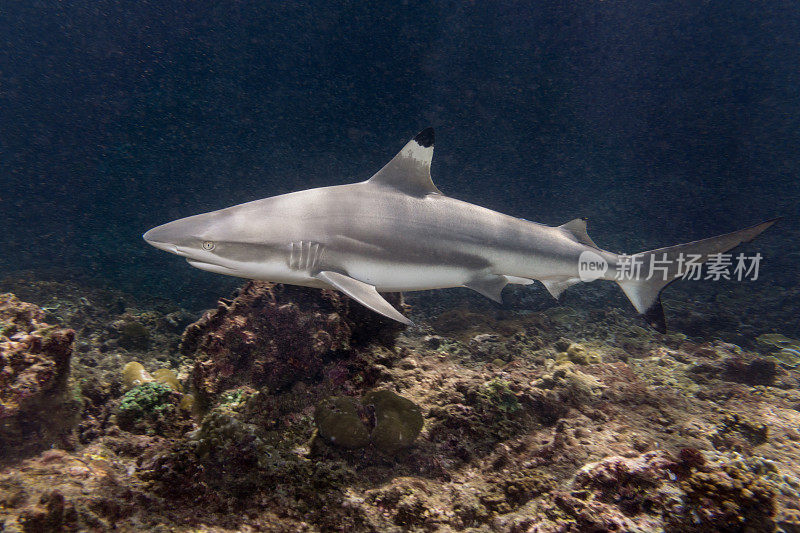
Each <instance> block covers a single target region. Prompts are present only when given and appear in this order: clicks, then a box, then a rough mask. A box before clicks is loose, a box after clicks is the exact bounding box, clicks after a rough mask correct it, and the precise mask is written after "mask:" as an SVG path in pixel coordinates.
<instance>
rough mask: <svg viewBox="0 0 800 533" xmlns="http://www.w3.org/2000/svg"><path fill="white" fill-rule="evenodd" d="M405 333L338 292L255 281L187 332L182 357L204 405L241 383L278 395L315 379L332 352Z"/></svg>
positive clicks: (396, 297)
mask: <svg viewBox="0 0 800 533" xmlns="http://www.w3.org/2000/svg"><path fill="white" fill-rule="evenodd" d="M387 299H389V301H390V302H392V303H393V304H394V305H396V306H400V305H402V304H401V299H400V296H399V295H387ZM402 327H403V326H401V325H399V324H397V323H396V322H393V321H391V320H389V319H386V318H383V317H381V316H379V315H376V314H375V313H372V312H371V311H368V310H366V309H364V308H363V307H362V306H361V305H360V304H357V303H352V301H351V300H350V299H349V298H347V297H346V296H343V295H341V294H340V293H338V292H335V291H320V290H319V289H308V288H305V287H295V286H287V285H280V284H277V285H276V284H273V283H266V282H257V281H254V282H250V283H248V284H247V285H245V286H244V287H243V288H242V289H241V291H240V293H239V295H238V296H237V297H236V299H235V300H233V301H232V302H228V301H225V300H221V301H220V303H219V305H218V306H217V308H216V309H215V310H213V311H209V312H207V313H206V314H205V315H204V316H203V317H202V318H201V319H200V320H199V321H197V322H195V323H194V324H192V325H191V326H189V327H188V328H187V330H186V332H185V333H184V336H183V341H182V343H181V352H182V353H184V354H186V355H191V356H192V357H193V358H194V359H195V361H196V363H195V366H194V370H193V372H192V380H193V383H194V387H195V389H196V390H197V391H198V393H199V395H200V399H201V400H202V401H204V402H208V401H209V400H210V399H213V398H214V397H216V396H217V395H218V394H219V393H221V392H223V391H225V390H227V389H229V388H232V387H236V386H238V385H242V384H246V385H250V386H253V387H268V388H269V389H271V390H276V389H281V388H283V387H286V386H287V385H290V384H291V383H294V382H296V381H298V380H302V379H307V378H312V377H314V376H315V375H317V373H318V372H319V371H320V370H321V369H322V367H323V365H324V363H325V362H326V359H330V358H331V357H332V356H333V355H334V354H336V353H337V352H342V351H349V350H351V349H352V348H353V347H356V346H359V345H360V344H362V343H365V342H367V341H373V340H375V339H376V338H377V339H378V340H380V341H381V342H383V343H384V344H391V343H393V342H394V339H395V337H396V335H397V333H398V332H399V331H400V329H401V328H402Z"/></svg>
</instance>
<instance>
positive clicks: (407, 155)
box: [367, 128, 442, 196]
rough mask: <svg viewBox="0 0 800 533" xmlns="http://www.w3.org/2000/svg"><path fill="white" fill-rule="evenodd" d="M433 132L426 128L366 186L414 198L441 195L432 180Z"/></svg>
mask: <svg viewBox="0 0 800 533" xmlns="http://www.w3.org/2000/svg"><path fill="white" fill-rule="evenodd" d="M433 141H434V134H433V128H425V129H424V130H422V131H421V132H419V133H418V134H417V136H416V137H414V138H413V139H412V140H411V141H409V142H408V144H406V145H405V146H404V147H403V149H402V150H400V152H399V153H398V154H397V155H396V156H394V158H393V159H392V160H391V161H389V162H388V163H386V165H385V166H384V167H383V168H382V169H380V170H379V171H378V172H377V173H376V174H375V175H374V176H372V177H371V178H370V179H369V180H367V183H373V184H376V185H381V186H385V187H391V188H393V189H397V190H398V191H401V192H404V193H406V194H410V195H412V196H425V195H426V194H431V193H433V194H442V191H440V190H439V189H437V188H436V185H434V184H433V180H432V179H431V160H432V159H433Z"/></svg>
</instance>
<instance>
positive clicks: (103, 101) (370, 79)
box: [0, 0, 800, 305]
mask: <svg viewBox="0 0 800 533" xmlns="http://www.w3.org/2000/svg"><path fill="white" fill-rule="evenodd" d="M210 4H217V3H207V2H196V3H185V2H173V1H159V2H144V1H139V2H122V1H116V2H114V1H103V0H100V1H95V0H93V1H91V2H85V1H75V2H62V3H56V2H44V1H36V2H9V3H6V5H4V6H3V8H2V10H0V183H2V187H0V250H2V253H0V275H2V274H5V273H11V272H14V271H17V270H20V269H36V270H37V271H38V272H41V273H42V275H43V276H44V275H51V276H62V277H69V276H72V277H83V278H86V279H92V280H93V281H94V282H98V283H107V284H109V285H113V286H117V287H120V288H123V289H125V290H132V291H145V292H150V293H152V294H156V295H160V296H166V297H172V298H176V297H177V298H180V299H181V300H182V301H183V302H186V303H187V305H193V304H197V305H204V304H207V303H208V302H210V301H212V300H213V298H214V297H215V296H217V295H219V294H221V293H223V292H224V290H223V289H224V287H226V286H227V285H226V283H230V282H229V281H227V280H225V279H224V278H222V277H220V276H214V275H211V274H206V273H203V272H199V271H196V270H193V269H190V268H189V267H188V266H187V265H185V263H183V262H182V261H180V260H179V259H177V258H175V257H173V256H169V255H168V254H165V253H163V252H160V251H158V250H155V249H153V248H150V247H149V246H147V245H146V244H145V243H144V242H143V241H142V240H141V238H140V235H141V233H142V232H143V231H145V230H146V229H148V228H150V227H152V226H154V225H157V224H161V223H163V222H166V221H169V220H171V219H174V218H178V217H182V216H187V215H191V214H195V213H199V212H203V211H208V210H212V209H217V208H221V207H225V206H228V205H231V204H236V203H241V202H244V201H248V200H252V199H257V198H260V197H265V196H271V195H275V194H280V193H284V192H288V191H292V190H298V189H304V188H309V187H314V186H320V185H329V184H338V183H345V182H348V181H354V180H362V179H366V178H368V177H369V176H370V175H371V174H372V173H373V172H375V171H376V170H377V169H378V168H380V166H381V165H382V164H383V163H384V162H386V161H387V160H388V159H389V158H390V157H391V156H392V155H394V153H395V152H396V151H397V150H398V149H399V148H400V147H402V145H403V144H404V143H405V142H406V141H407V140H408V139H409V138H411V137H412V136H413V135H414V134H415V133H416V132H417V131H418V130H420V129H422V128H423V127H425V126H428V125H432V126H434V127H436V129H437V145H436V156H435V157H434V167H433V174H434V180H435V181H436V183H437V184H438V186H439V187H440V188H441V189H442V190H443V191H444V192H445V193H446V194H449V195H451V196H455V197H458V198H462V199H464V200H467V201H471V202H475V203H479V204H482V205H486V206H488V207H491V208H494V209H498V210H501V211H504V212H508V213H511V214H514V215H517V216H522V217H525V218H528V219H531V220H537V221H541V222H545V223H552V224H560V223H562V222H564V221H566V220H569V219H571V218H574V217H577V216H588V217H589V218H590V234H591V235H592V236H593V237H594V239H595V240H596V241H597V242H598V244H600V245H601V246H604V247H607V248H609V249H612V250H613V249H626V250H627V251H633V250H637V249H646V248H653V247H656V246H660V245H666V244H673V243H676V242H683V241H686V240H692V239H695V238H701V237H705V236H708V235H712V234H715V233H721V232H726V231H730V230H733V229H737V228H740V227H744V226H747V225H750V224H753V223H756V222H758V221H760V220H762V219H767V218H771V217H773V216H776V215H785V216H786V219H785V220H784V221H783V223H782V224H781V225H779V226H777V227H776V228H774V229H773V230H771V232H770V233H769V234H768V235H765V236H764V237H763V241H762V242H763V246H764V247H765V249H766V250H769V251H770V254H771V255H769V257H768V261H767V262H766V263H765V268H766V269H767V270H765V273H764V275H765V276H772V281H773V282H774V283H776V287H777V289H776V290H783V289H785V288H786V287H788V286H791V285H792V284H795V283H796V280H797V279H798V274H800V269H798V268H797V266H796V264H797V262H798V260H800V255H798V252H797V251H796V246H795V243H796V242H797V240H798V237H800V236H799V235H798V231H797V230H796V227H797V225H798V224H797V223H798V219H797V215H798V208H797V206H798V200H799V199H800V185H798V181H797V180H798V175H800V152H798V144H799V143H798V141H800V89H798V88H799V87H800V47H798V45H797V43H798V35H800V8H798V7H797V5H796V4H795V3H793V2H789V1H783V2H782V1H772V2H752V1H744V0H734V1H729V2H715V3H705V2H702V3H701V2H694V1H679V2H669V3H651V2H594V3H587V2H541V3H539V2H537V3H531V2H502V3H493V2H492V3H489V2H475V3H470V2H449V1H438V2H371V3H361V2H354V3H345V4H343V5H335V6H334V5H330V3H328V2H310V3H306V2H302V3H300V2H263V1H259V2H225V3H218V5H217V6H212V5H210ZM534 4H535V5H534ZM769 265H772V267H770V266H769ZM770 268H771V270H770Z"/></svg>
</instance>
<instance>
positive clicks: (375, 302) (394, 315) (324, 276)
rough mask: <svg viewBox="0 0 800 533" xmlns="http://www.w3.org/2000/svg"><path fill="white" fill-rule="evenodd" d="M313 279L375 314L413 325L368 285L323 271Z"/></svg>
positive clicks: (338, 274) (337, 273)
mask: <svg viewBox="0 0 800 533" xmlns="http://www.w3.org/2000/svg"><path fill="white" fill-rule="evenodd" d="M315 277H316V278H317V279H319V280H320V281H324V282H325V283H328V284H330V285H333V286H334V287H336V288H337V289H339V290H340V291H342V292H343V293H345V294H346V295H348V296H349V297H350V298H352V299H353V300H356V301H357V302H358V303H360V304H361V305H363V306H364V307H368V308H370V309H372V310H373V311H375V312H376V313H380V314H382V315H383V316H385V317H388V318H391V319H392V320H397V321H398V322H402V323H403V324H406V325H407V326H410V325H411V324H413V322H411V321H410V320H409V319H407V318H406V317H404V316H403V315H402V313H400V311H398V310H397V309H395V308H394V307H392V304H390V303H389V302H387V301H386V300H385V299H384V298H383V296H381V295H380V294H378V291H377V290H376V289H375V287H374V286H373V285H370V284H369V283H364V282H363V281H358V280H357V279H354V278H351V277H350V276H346V275H344V274H340V273H339V272H331V271H330V270H323V271H322V272H320V273H319V274H317V275H316V276H315Z"/></svg>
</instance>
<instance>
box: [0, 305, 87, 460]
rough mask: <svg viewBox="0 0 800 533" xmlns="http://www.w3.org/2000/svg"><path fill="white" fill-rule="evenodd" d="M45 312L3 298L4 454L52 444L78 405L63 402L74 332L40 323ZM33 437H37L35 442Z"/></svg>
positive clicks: (0, 395) (0, 436) (0, 408)
mask: <svg viewBox="0 0 800 533" xmlns="http://www.w3.org/2000/svg"><path fill="white" fill-rule="evenodd" d="M43 320H44V312H43V311H42V310H41V309H39V308H38V307H36V306H35V305H32V304H29V303H25V302H21V301H20V300H18V299H17V298H16V297H15V296H14V295H13V294H3V295H0V332H2V333H0V422H1V424H0V449H3V450H4V451H7V450H17V451H22V450H23V449H29V450H34V449H36V448H40V447H46V446H47V445H49V444H52V443H53V441H54V440H55V439H56V438H57V437H58V435H59V434H61V433H62V431H63V430H65V427H64V426H65V425H66V424H67V423H68V422H69V421H71V418H72V417H71V416H63V415H64V414H65V410H67V411H68V410H69V409H70V408H71V407H74V405H72V404H71V402H70V401H69V399H67V398H64V396H65V394H64V393H65V392H66V389H67V378H68V376H69V363H70V357H71V356H72V343H73V340H74V339H75V332H74V331H73V330H71V329H60V328H57V327H55V326H50V325H48V324H45V323H44V322H42V321H43ZM33 435H35V438H32V437H33Z"/></svg>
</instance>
